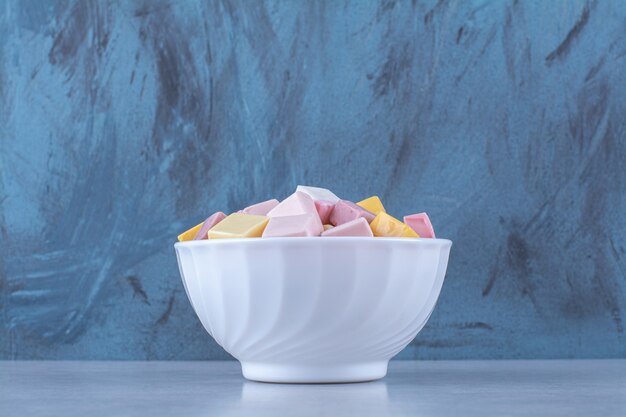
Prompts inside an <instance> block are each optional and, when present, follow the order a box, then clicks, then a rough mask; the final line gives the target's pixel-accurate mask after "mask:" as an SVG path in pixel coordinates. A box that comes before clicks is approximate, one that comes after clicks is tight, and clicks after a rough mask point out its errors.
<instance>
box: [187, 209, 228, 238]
mask: <svg viewBox="0 0 626 417" xmlns="http://www.w3.org/2000/svg"><path fill="white" fill-rule="evenodd" d="M225 218H226V215H225V214H224V213H222V212H221V211H218V212H216V213H213V214H211V215H210V216H209V218H208V219H206V220H205V221H204V223H202V227H201V228H200V230H198V233H196V237H194V238H193V240H203V239H207V232H208V231H209V230H210V229H212V228H213V226H215V225H216V224H218V223H219V222H221V221H222V220H224V219H225Z"/></svg>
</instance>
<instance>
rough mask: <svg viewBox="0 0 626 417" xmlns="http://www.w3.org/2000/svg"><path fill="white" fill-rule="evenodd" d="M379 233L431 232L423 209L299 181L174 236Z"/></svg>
mask: <svg viewBox="0 0 626 417" xmlns="http://www.w3.org/2000/svg"><path fill="white" fill-rule="evenodd" d="M295 236H322V237H335V236H368V237H373V236H382V237H413V238H415V237H425V238H434V237H435V232H434V231H433V226H432V225H431V223H430V219H429V218H428V215H427V214H426V213H418V214H411V215H410V216H404V222H401V221H400V220H398V219H396V218H394V217H392V216H390V215H389V214H387V212H386V211H385V207H383V204H382V202H381V201H380V199H379V198H378V197H376V196H373V197H370V198H366V199H365V200H363V201H359V202H358V203H353V202H351V201H347V200H341V199H340V198H339V197H337V196H336V195H335V194H333V193H332V192H331V191H330V190H327V189H325V188H318V187H307V186H303V185H299V186H298V187H297V189H296V192H295V193H294V194H292V195H290V196H289V197H287V198H286V199H284V200H283V201H281V202H279V201H278V200H276V199H272V200H267V201H263V202H261V203H257V204H254V205H252V206H250V207H246V208H245V209H243V210H240V211H238V212H236V213H233V214H231V215H229V216H226V215H225V214H224V213H222V212H221V211H218V212H217V213H214V214H212V215H211V216H209V218H208V219H206V220H205V221H204V222H202V223H200V224H199V225H197V226H195V227H192V228H191V229H189V230H187V231H186V232H184V233H182V234H180V235H179V236H178V240H179V241H181V242H183V241H187V240H202V239H225V238H243V237H295Z"/></svg>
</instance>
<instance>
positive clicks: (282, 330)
mask: <svg viewBox="0 0 626 417" xmlns="http://www.w3.org/2000/svg"><path fill="white" fill-rule="evenodd" d="M174 246H175V248H176V255H177V257H178V265H179V267H180V273H181V276H182V278H183V283H184V286H185V291H186V292H187V296H188V297H189V300H190V301H191V305H192V306H193V309H194V310H195V312H196V314H197V315H198V317H199V318H200V321H201V322H202V324H203V325H204V328H205V329H206V331H207V332H209V334H210V335H211V336H213V338H214V339H215V340H216V342H217V343H219V344H220V345H221V346H222V347H223V348H224V349H225V350H226V351H227V352H228V353H230V354H231V355H233V356H234V357H235V358H237V359H238V360H239V361H240V362H241V367H242V370H243V375H244V377H246V378H248V379H251V380H256V381H267V382H301V383H310V382H356V381H368V380H374V379H379V378H382V377H384V376H385V374H386V373H387V363H388V362H389V359H391V357H393V356H394V355H396V354H397V353H398V352H400V351H401V350H402V349H404V347H406V345H408V344H409V342H411V340H413V338H414V337H415V335H416V334H417V333H418V332H419V331H420V330H421V329H422V327H424V325H425V324H426V321H427V320H428V318H429V317H430V314H431V313H432V311H433V309H434V307H435V303H436V302H437V298H438V297H439V292H440V290H441V286H442V284H443V279H444V276H445V273H446V267H447V264H448V255H449V253H450V247H451V246H452V242H451V241H449V240H445V239H406V238H404V239H403V238H367V237H333V238H320V237H287V238H266V239H262V238H261V239H254V238H252V239H220V240H201V241H192V242H182V243H176V244H175V245H174Z"/></svg>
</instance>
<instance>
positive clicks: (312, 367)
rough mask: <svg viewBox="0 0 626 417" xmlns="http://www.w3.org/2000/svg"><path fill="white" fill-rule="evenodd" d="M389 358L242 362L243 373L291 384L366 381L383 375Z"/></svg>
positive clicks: (249, 377)
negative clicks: (332, 362) (279, 362)
mask: <svg viewBox="0 0 626 417" xmlns="http://www.w3.org/2000/svg"><path fill="white" fill-rule="evenodd" d="M387 364H388V361H386V360H383V361H377V362H360V363H350V364H335V365H328V364H323V365H321V364H318V365H316V364H276V363H264V362H241V370H242V372H243V376H244V377H245V378H246V379H249V380H251V381H261V382H277V383H288V384H329V383H330V384H332V383H342V382H365V381H373V380H376V379H380V378H383V377H384V376H385V375H386V374H387Z"/></svg>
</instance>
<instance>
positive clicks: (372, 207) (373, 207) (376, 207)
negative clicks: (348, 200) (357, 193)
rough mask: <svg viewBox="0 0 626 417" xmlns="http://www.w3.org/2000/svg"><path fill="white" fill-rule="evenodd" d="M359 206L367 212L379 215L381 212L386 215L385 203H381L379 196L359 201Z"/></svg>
mask: <svg viewBox="0 0 626 417" xmlns="http://www.w3.org/2000/svg"><path fill="white" fill-rule="evenodd" d="M356 205H357V206H361V207H363V208H364V209H365V210H367V211H371V212H372V213H374V214H378V213H380V212H383V213H385V207H384V206H383V203H382V202H381V201H380V198H378V196H377V195H375V196H372V197H370V198H366V199H365V200H363V201H359V202H358V203H356Z"/></svg>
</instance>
